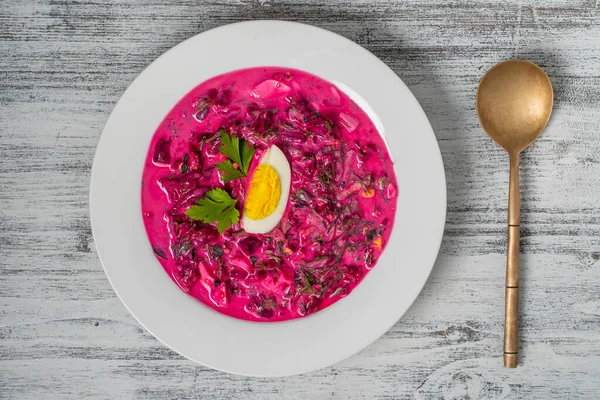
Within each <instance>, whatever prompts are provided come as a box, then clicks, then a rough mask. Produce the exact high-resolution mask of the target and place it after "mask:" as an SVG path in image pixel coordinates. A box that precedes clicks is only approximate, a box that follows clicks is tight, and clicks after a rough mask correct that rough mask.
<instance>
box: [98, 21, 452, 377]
mask: <svg viewBox="0 0 600 400" xmlns="http://www.w3.org/2000/svg"><path fill="white" fill-rule="evenodd" d="M256 66H284V67H290V68H297V69H300V70H304V71H307V72H310V73H313V74H315V75H317V76H320V77H322V78H324V79H326V80H329V81H331V82H333V83H334V84H336V85H337V86H338V87H340V88H341V89H342V90H344V91H345V92H346V93H347V94H348V95H350V96H351V97H352V98H353V99H354V100H355V101H356V102H357V103H358V104H359V105H360V106H361V107H362V108H363V109H364V110H365V111H367V113H369V115H370V116H371V118H372V119H373V120H374V122H375V123H376V125H377V126H378V128H379V129H380V132H381V133H382V135H383V136H384V138H385V140H386V142H387V145H388V147H389V150H390V154H391V156H392V158H393V160H394V163H395V171H396V176H397V178H398V187H399V198H398V207H397V213H396V221H395V225H394V230H393V232H392V235H391V237H390V242H389V243H388V245H387V247H386V249H385V251H384V252H383V254H382V256H381V258H380V259H379V262H378V263H377V265H376V266H375V268H374V269H373V270H372V271H371V272H369V273H368V274H367V276H366V277H365V279H364V280H363V281H362V282H361V284H360V285H358V287H356V289H354V290H353V291H352V293H351V294H350V295H349V296H347V297H346V298H344V299H341V300H340V301H338V302H336V303H335V304H333V305H332V306H330V307H328V308H326V309H325V310H322V311H320V312H318V313H316V314H314V315H311V316H309V317H306V318H300V319H295V320H291V321H286V322H279V323H256V322H248V321H243V320H239V319H235V318H231V317H227V316H225V315H223V314H220V313H218V312H216V311H214V310H212V309H210V308H208V307H207V306H205V305H204V304H202V303H201V302H199V301H198V300H196V299H195V298H193V297H191V296H188V295H187V294H185V293H183V292H182V291H181V290H180V289H179V288H178V287H177V285H175V284H174V283H173V281H172V280H171V279H170V278H169V276H168V275H167V274H166V273H165V271H164V270H163V268H162V267H161V265H160V264H159V263H158V261H157V260H156V259H155V257H154V255H153V253H152V250H151V248H150V244H149V242H148V239H147V237H146V232H145V231H144V224H143V222H142V215H141V201H140V190H141V186H140V185H141V176H142V169H143V166H144V160H145V157H146V152H147V151H148V146H149V143H150V139H151V138H152V135H153V134H154V131H155V130H156V128H157V127H158V125H159V123H160V122H161V121H162V119H163V117H164V116H165V115H166V114H167V113H168V112H169V110H170V109H171V108H172V107H173V106H174V105H175V103H176V102H178V101H179V100H180V99H181V98H182V97H183V96H184V95H185V94H186V93H188V92H189V91H190V90H191V89H192V88H194V87H195V86H196V85H198V84H199V83H201V82H203V81H204V80H206V79H208V78H210V77H213V76H215V75H219V74H222V73H224V72H227V71H232V70H237V69H240V68H247V67H256ZM90 209H91V221H92V230H93V234H94V240H95V243H96V248H97V251H98V255H99V256H100V260H101V262H102V265H103V266H104V270H105V271H106V275H107V276H108V278H109V280H110V282H111V284H112V285H113V288H114V289H115V292H116V293H117V295H118V296H119V297H120V298H121V300H122V301H123V304H125V306H126V307H127V309H128V310H129V311H130V312H131V314H133V316H134V317H135V318H136V319H137V320H138V321H139V322H140V323H141V324H142V325H143V326H144V327H145V328H146V329H147V330H148V331H149V332H150V333H152V334H153V335H154V336H155V337H156V338H158V339H159V340H160V341H161V342H163V343H164V344H165V345H167V346H169V347H170V348H171V349H173V350H175V351H176V352H178V353H180V354H182V355H183V356H185V357H188V358H190V359H191V360H194V361H196V362H198V363H201V364H204V365H206V366H209V367H212V368H216V369H219V370H222V371H226V372H231V373H235V374H242V375H254V376H281V375H292V374H298V373H303V372H307V371H311V370H315V369H318V368H322V367H326V366H328V365H331V364H333V363H335V362H338V361H341V360H343V359H344V358H346V357H349V356H350V355H352V354H354V353H356V352H358V351H359V350H361V349H363V348H364V347H366V346H367V345H369V344H370V343H371V342H373V341H374V340H375V339H377V338H378V337H379V336H381V335H382V334H384V333H385V332H386V331H387V330H388V329H389V328H391V327H392V326H393V325H394V323H395V322H396V321H398V319H399V318H400V317H401V316H402V315H403V314H404V313H405V312H406V310H407V309H408V307H409V306H410V305H411V304H412V302H413V301H414V300H415V298H416V297H417V295H418V294H419V292H420V290H421V288H422V287H423V285H424V284H425V281H426V280H427V277H428V276H429V273H430V271H431V268H432V267H433V264H434V262H435V259H436V256H437V253H438V250H439V246H440V243H441V239H442V234H443V230H444V221H445V214H446V184H445V177H444V168H443V164H442V159H441V156H440V151H439V148H438V145H437V142H436V139H435V136H434V134H433V131H432V129H431V126H430V124H429V122H428V120H427V117H426V116H425V114H424V113H423V110H422V109H421V107H420V106H419V103H418V102H417V100H416V99H415V98H414V97H413V95H412V94H411V92H410V91H409V89H408V88H407V87H406V85H404V83H403V82H402V81H401V80H400V79H399V78H398V76H396V74H395V73H394V72H393V71H392V70H391V69H390V68H388V67H387V66H386V65H385V64H384V63H383V62H381V61H380V60H379V59H378V58H377V57H375V56H374V55H373V54H371V53H370V52H368V51H367V50H365V49H364V48H362V47H360V46H359V45H357V44H356V43H354V42H352V41H350V40H348V39H345V38H344V37H342V36H339V35H337V34H334V33H332V32H329V31H326V30H323V29H319V28H315V27H312V26H309V25H303V24H298V23H291V22H282V21H253V22H243V23H238V24H232V25H227V26H223V27H220V28H216V29H213V30H210V31H207V32H204V33H202V34H199V35H197V36H194V37H193V38H191V39H188V40H186V41H185V42H183V43H181V44H179V45H177V46H175V47H174V48H173V49H171V50H169V51H167V52H166V53H165V54H163V55H162V56H161V57H159V58H158V59H157V60H156V61H154V62H153V63H152V64H150V66H148V68H146V69H145V70H144V71H143V72H142V73H141V74H140V75H139V76H138V77H137V78H136V79H135V80H134V81H133V83H132V84H131V86H129V88H128V89H127V91H126V92H125V93H124V94H123V96H122V97H121V99H120V100H119V102H118V103H117V105H116V107H115V109H114V111H113V112H112V114H111V115H110V118H109V119H108V122H107V123H106V126H105V128H104V132H103V133H102V137H101V139H100V142H99V144H98V149H97V150H96V157H95V159H94V165H93V168H92V178H91V189H90Z"/></svg>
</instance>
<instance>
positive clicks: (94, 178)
mask: <svg viewBox="0 0 600 400" xmlns="http://www.w3.org/2000/svg"><path fill="white" fill-rule="evenodd" d="M275 24H277V25H279V26H281V24H283V25H288V26H291V25H293V26H296V27H298V26H300V27H301V29H306V30H309V31H310V30H312V31H313V32H319V34H320V35H325V36H330V37H335V38H337V39H336V40H338V41H342V42H343V43H344V44H345V45H346V46H348V47H350V48H352V49H353V50H354V51H359V52H364V54H365V56H367V57H371V58H372V59H374V61H375V62H378V63H379V64H380V66H381V67H383V68H385V69H387V70H388V71H389V72H391V73H392V74H393V75H394V76H395V79H396V80H397V82H396V83H398V84H399V85H400V86H403V88H404V92H405V95H406V96H407V97H408V99H407V100H409V101H411V102H412V103H415V104H416V105H417V107H418V109H419V110H420V112H421V114H422V115H421V117H424V122H425V123H426V127H425V128H424V129H425V130H427V131H428V134H429V139H430V141H431V140H432V141H433V145H434V148H433V149H432V152H433V154H434V155H436V156H437V157H434V158H435V160H434V161H435V163H436V164H437V166H435V167H434V169H436V170H437V173H436V174H437V175H438V176H437V178H436V179H441V181H440V182H439V183H441V187H442V188H443V190H442V192H441V193H439V194H440V196H441V197H440V199H439V200H441V201H439V202H438V206H440V207H441V209H440V210H437V212H438V213H440V212H441V214H440V215H439V216H438V218H439V219H441V222H439V223H438V229H437V232H431V233H430V234H431V236H432V237H433V238H434V239H433V240H432V241H433V242H435V243H437V245H435V246H433V247H434V248H435V252H434V254H433V258H432V261H431V262H427V263H426V264H427V265H428V267H426V271H423V272H424V273H421V274H420V278H421V279H420V281H419V282H415V285H416V286H418V287H419V288H418V290H416V294H414V296H411V297H412V298H411V299H410V301H407V302H405V304H403V306H402V307H399V308H400V309H401V312H398V313H397V314H398V315H396V316H397V318H393V321H392V318H390V320H389V321H390V322H389V323H387V324H382V325H381V326H380V328H379V329H378V330H377V331H376V332H374V333H372V334H370V335H368V337H367V338H365V339H363V340H362V341H361V342H360V343H359V344H357V345H355V346H354V348H353V349H352V350H350V351H347V352H344V354H342V355H340V356H338V357H334V358H331V359H328V360H327V361H325V362H321V363H314V364H315V365H312V366H310V367H302V368H296V369H294V368H291V369H289V370H286V371H281V373H279V372H277V373H263V372H257V373H253V372H252V371H246V370H245V371H237V370H235V368H228V367H224V366H223V365H217V364H214V363H208V362H205V361H202V360H199V359H197V357H191V356H190V355H189V353H188V354H184V353H185V352H184V351H182V350H181V348H180V347H179V346H174V345H172V344H171V343H167V341H166V340H163V338H161V337H160V336H161V335H160V334H157V333H155V329H150V328H149V327H148V325H147V324H146V323H145V322H144V321H142V319H143V318H139V317H138V315H139V313H138V312H134V311H133V310H132V308H130V306H129V305H128V304H127V302H126V301H125V299H124V298H123V297H124V296H123V295H122V292H121V293H120V290H121V289H117V286H118V284H116V283H115V282H113V279H112V278H111V273H110V272H109V269H110V268H107V265H106V264H105V260H103V254H101V253H102V252H103V251H104V250H102V251H101V250H100V247H102V246H98V244H99V243H100V242H103V239H100V240H98V232H99V229H100V228H99V222H98V217H95V215H97V213H98V211H97V210H98V207H102V205H98V203H97V202H96V200H95V199H96V198H97V196H96V188H97V184H96V183H95V182H98V180H99V178H98V174H99V173H100V172H99V167H98V165H99V161H98V160H99V154H100V156H101V155H102V154H101V150H102V149H103V148H104V146H103V143H104V144H105V143H106V138H107V137H108V134H107V133H106V132H107V130H108V129H109V128H110V127H111V126H112V125H111V120H112V119H113V115H115V112H116V111H117V109H118V108H119V107H120V106H122V102H123V101H126V100H127V97H126V96H127V94H128V93H129V92H130V90H131V89H132V87H134V85H136V84H138V83H139V82H140V81H141V80H142V79H144V78H145V76H146V75H148V73H149V71H152V69H153V68H157V65H158V62H159V61H160V60H164V59H165V58H166V57H168V56H169V54H173V53H174V52H175V51H176V50H177V49H181V48H182V47H184V46H188V45H189V44H190V43H192V42H193V41H197V40H200V39H198V38H199V37H201V36H203V35H206V34H208V33H211V32H212V33H213V34H214V33H215V32H219V31H224V30H227V29H234V30H235V29H237V28H242V29H244V28H245V27H250V28H252V27H253V26H265V25H275ZM264 65H266V64H264ZM288 66H290V65H288ZM290 67H292V66H290ZM294 68H298V69H303V68H301V67H296V66H294ZM235 69H237V68H235ZM223 72H226V71H223ZM309 72H311V71H309ZM311 73H312V72H311ZM319 76H320V75H319ZM323 79H327V80H330V79H328V78H326V77H323ZM330 81H331V80H330ZM197 83H200V82H197ZM333 83H336V82H333ZM192 87H193V86H192ZM188 90H191V87H190V88H188ZM184 94H185V93H183V94H182V96H183V95H184ZM124 99H125V100H124ZM173 104H174V103H173ZM165 114H166V113H165ZM161 119H162V116H161ZM153 132H154V131H152V132H151V133H153ZM150 138H151V135H150V136H149V137H148V140H150ZM103 139H104V142H103ZM147 146H148V145H147V144H146V145H145V146H143V147H144V152H145V151H146V150H147ZM395 164H396V163H395ZM396 165H397V164H396ZM397 176H398V173H397ZM139 179H141V175H140V177H139ZM400 190H401V196H402V187H400ZM89 201H90V202H89V207H90V220H91V227H92V234H93V237H94V242H95V244H96V246H97V253H98V257H99V259H100V261H101V264H102V267H103V269H104V271H105V274H106V276H107V278H108V280H109V282H110V283H111V286H112V287H113V290H114V291H115V293H116V294H117V296H118V297H119V299H120V301H121V302H122V303H123V305H124V306H125V307H126V308H127V310H128V311H129V313H130V314H131V315H133V316H134V318H135V319H136V320H137V321H138V323H140V325H142V326H143V327H144V329H146V330H147V331H148V332H150V333H151V334H152V335H153V336H154V337H156V338H157V339H158V340H159V341H160V342H161V343H163V344H164V345H165V346H167V347H169V348H170V349H172V350H173V351H175V352H177V353H178V354H181V355H182V356H184V357H186V358H188V359H190V360H192V361H194V362H196V363H199V364H202V365H205V366H207V367H210V368H213V369H217V370H220V371H223V372H229V373H234V374H240V375H247V376H258V377H266V376H288V375H295V374H300V373H305V372H309V371H313V370H316V369H320V368H324V367H327V366H330V365H332V364H335V363H337V362H339V361H341V360H344V359H346V358H348V357H350V356H351V355H353V354H355V353H356V352H358V351H360V350H361V349H364V348H365V347H367V346H368V345H369V344H371V343H373V342H374V341H375V340H377V339H378V338H379V337H381V336H382V335H383V334H384V333H385V332H387V331H388V330H389V329H390V328H391V327H392V326H393V325H394V324H395V323H396V322H397V321H398V320H399V319H400V318H401V317H402V316H403V315H404V314H405V313H406V311H407V310H408V309H409V308H410V306H411V305H412V304H413V303H414V301H415V300H416V298H417V297H418V294H419V293H420V292H421V291H422V289H423V287H424V285H425V283H426V281H427V279H428V277H429V275H430V273H431V271H432V269H433V267H434V265H435V260H436V258H437V256H438V254H439V250H440V247H441V242H442V238H443V234H444V228H445V218H446V207H447V187H446V179H445V170H444V166H443V160H442V155H441V152H440V149H439V144H438V143H437V139H436V137H435V133H434V131H433V128H432V127H431V124H430V123H429V120H428V119H427V116H426V115H425V113H424V111H423V109H422V107H421V106H420V104H419V102H418V100H417V99H416V98H415V96H414V94H413V93H412V92H411V91H410V89H409V88H408V87H407V86H406V85H405V84H404V82H403V81H402V80H401V78H400V77H399V76H398V75H396V73H395V72H394V71H393V70H391V68H389V67H388V66H387V65H386V64H385V63H384V62H383V61H381V60H380V59H379V58H377V57H376V56H375V55H373V54H372V53H371V52H369V51H368V50H367V49H365V48H363V47H362V46H360V45H358V44H357V43H355V42H353V41H351V40H350V39H347V38H345V37H343V36H341V35H339V34H337V33H335V32H332V31H329V30H327V29H323V28H319V27H316V26H313V25H308V24H302V23H298V22H290V21H281V20H253V21H242V22H236V23H232V24H227V25H222V26H219V27H216V28H213V29H210V30H207V31H204V32H201V33H199V34H197V35H194V36H192V37H190V38H188V39H186V40H184V41H183V42H181V43H179V44H177V45H176V46H174V47H172V48H171V49H169V50H167V51H166V52H165V53H163V54H162V55H161V56H159V57H158V58H157V59H155V60H154V61H153V62H152V63H151V64H149V65H148V66H147V67H146V68H145V69H144V70H143V71H142V72H141V73H140V74H139V75H138V76H137V77H136V78H135V79H134V80H133V81H132V83H131V84H130V85H129V86H128V88H127V89H126V90H125V92H124V93H123V95H122V96H121V98H120V99H119V100H118V102H117V103H116V105H115V107H114V109H113V111H112V112H111V114H110V117H109V118H108V120H107V122H106V124H105V127H104V129H103V132H102V135H101V137H100V139H99V142H98V145H97V149H96V153H95V156H94V162H93V165H92V172H91V179H90V199H89ZM397 215H398V214H397ZM140 221H141V214H140ZM397 223H398V219H397V218H396V224H397ZM395 230H398V226H397V225H396V226H395V227H394V231H395ZM143 239H144V240H146V241H147V238H146V236H145V230H144V237H143ZM390 245H391V243H390ZM148 248H149V243H148ZM432 250H433V248H432ZM388 252H389V251H388ZM385 253H386V252H384V254H385ZM156 264H158V262H156ZM158 265H159V266H160V264H158ZM161 269H162V267H161ZM376 269H377V268H375V269H374V270H376ZM162 273H163V274H164V271H162ZM372 273H373V271H371V272H370V273H369V274H367V277H368V276H370V275H371V274H372ZM164 275H165V276H166V274H164ZM365 280H366V278H365ZM169 281H170V282H171V283H172V281H171V280H170V278H169ZM363 284H364V282H361V284H360V285H358V287H357V289H358V288H359V287H361V285H363ZM173 286H176V285H173ZM176 289H177V290H178V291H179V288H176ZM355 291H356V289H355ZM353 293H354V291H353ZM186 297H190V296H187V295H186ZM349 297H350V296H348V298H349ZM342 301H344V300H341V301H338V302H337V303H335V304H339V303H340V302H342ZM335 304H334V305H332V306H331V307H329V308H332V307H334V306H335ZM329 308H328V309H329ZM328 309H325V310H322V311H320V312H319V313H317V314H316V315H319V314H322V313H325V312H326V311H327V310H328ZM136 314H138V315H136ZM225 318H230V317H225ZM308 318H312V317H308ZM308 318H306V319H308ZM301 320H303V319H301ZM236 321H237V322H240V320H236ZM293 321H296V320H292V321H289V322H293ZM240 323H245V322H240ZM286 323H288V322H287V321H286V322H278V323H266V325H275V324H286ZM250 324H256V323H252V322H250ZM259 324H262V325H265V323H259Z"/></svg>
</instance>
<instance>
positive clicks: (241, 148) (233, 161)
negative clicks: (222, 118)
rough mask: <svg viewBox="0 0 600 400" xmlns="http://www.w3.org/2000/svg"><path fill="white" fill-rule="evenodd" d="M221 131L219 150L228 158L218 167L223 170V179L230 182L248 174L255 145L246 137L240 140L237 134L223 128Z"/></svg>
mask: <svg viewBox="0 0 600 400" xmlns="http://www.w3.org/2000/svg"><path fill="white" fill-rule="evenodd" d="M220 132H221V146H220V147H219V151H220V152H221V154H223V155H224V156H225V157H227V158H228V160H225V161H222V162H220V163H218V164H217V169H218V170H219V171H221V172H223V175H222V176H221V177H222V178H223V181H225V182H229V181H232V180H234V179H237V178H243V177H246V176H248V168H249V167H250V162H251V161H252V156H253V155H254V146H253V145H251V144H250V143H249V142H248V141H247V140H245V139H242V140H240V138H238V137H237V136H236V135H229V134H228V133H227V131H226V130H225V129H221V131H220ZM236 166H237V167H236Z"/></svg>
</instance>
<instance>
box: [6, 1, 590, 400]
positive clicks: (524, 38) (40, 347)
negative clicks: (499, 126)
mask: <svg viewBox="0 0 600 400" xmlns="http://www.w3.org/2000/svg"><path fill="white" fill-rule="evenodd" d="M260 18H276V19H291V20H296V21H302V22H307V23H311V24H314V25H317V26H321V27H323V28H326V29H330V30H333V31H335V32H338V33H340V34H342V35H344V36H346V37H348V38H350V39H352V40H355V41H356V42H358V43H360V44H361V45H363V46H365V47H366V48H367V49H369V50H371V51H372V52H373V53H375V55H377V56H378V57H380V58H381V59H382V60H383V61H385V62H386V63H387V64H388V65H389V66H390V67H392V68H393V69H394V71H396V72H397V74H398V75H399V76H400V77H401V78H402V79H403V80H404V82H406V84H407V85H408V86H409V87H410V89H411V90H412V91H413V93H414V94H415V96H416V97H417V98H418V100H419V101H420V103H421V105H422V106H423V108H424V109H425V112H426V113H427V115H428V116H429V119H430V121H431V124H432V125H433V128H434V130H435V133H436V135H437V138H438V141H439V145H440V148H441V151H442V155H443V157H444V163H445V167H446V177H447V180H448V217H447V225H446V233H445V237H444V241H443V244H442V248H441V252H440V255H439V258H438V261H437V263H436V265H435V268H434V270H433V273H432V274H431V277H430V279H429V281H428V282H427V284H426V286H425V288H424V290H423V292H422V293H421V295H420V296H419V298H418V300H417V301H416V302H415V304H414V305H413V306H412V308H411V309H410V310H409V312H408V313H407V314H406V315H405V316H404V317H403V318H402V319H401V320H400V321H399V322H398V323H397V324H396V325H395V326H394V327H393V328H392V329H391V330H390V331H389V332H388V333H387V334H385V335H384V336H383V337H382V338H381V339H379V340H378V341H377V342H375V343H374V344H373V345H371V346H369V347H368V348H367V349H365V350H364V351H362V352H360V353H359V354H357V355H355V356H353V357H351V358H350V359H348V360H346V361H343V362H341V363H339V364H337V365H334V366H332V367H330V368H327V369H324V370H321V371H316V372H314V373H311V374H307V375H305V376H296V377H289V378H280V379H254V378H245V377H238V376H232V375H227V374H223V373H220V372H217V371H213V370H210V369H207V368H203V367H200V366H198V365H196V364H194V363H192V362H190V361H187V360H186V359H184V358H183V357H181V356H179V355H177V354H176V353H174V352H172V351H171V350H169V349H167V348H166V347H165V346H163V345H162V344H161V343H159V342H158V341H157V340H156V339H154V338H153V337H152V336H151V335H150V334H148V333H147V332H145V330H144V329H143V328H142V327H141V326H140V325H139V324H138V323H137V322H136V321H135V320H134V318H133V317H132V316H131V315H129V313H128V312H127V310H126V309H125V307H123V305H122V304H121V303H120V301H119V300H118V298H117V297H116V295H115V294H114V292H113V290H112V289H111V287H110V284H109V283H108V281H107V279H106V277H105V275H104V272H103V271H102V267H101V266H100V262H99V261H98V258H97V255H96V251H95V248H94V242H93V240H92V234H91V230H90V222H89V218H88V184H89V174H90V168H91V165H92V158H93V155H94V149H95V146H96V143H97V142H98V138H99V136H100V133H101V131H102V127H103V125H104V123H105V122H106V120H107V118H108V116H109V114H110V112H111V110H112V108H113V107H114V105H115V102H116V101H117V100H118V98H119V96H120V95H121V94H122V93H123V91H124V90H125V89H126V87H127V85H129V83H130V82H131V81H132V80H133V79H134V78H135V76H136V75H137V74H138V73H139V72H140V71H142V69H144V67H146V66H147V65H148V64H149V63H150V62H151V61H152V60H154V59H155V58H156V57H158V56H159V55H160V54H162V53H163V52H164V51H166V50H167V49H169V48H170V47H172V46H174V45H175V44H177V43H179V42H180V41H182V40H184V39H186V38H188V37H190V36H192V35H195V34H197V33H199V32H202V31H205V30H207V29H209V28H213V27H216V26H220V25H223V24H226V23H230V22H234V21H240V20H244V19H260ZM290 45H291V46H293V43H290ZM206 57H207V58H209V59H210V57H211V55H210V54H207V55H206ZM507 58H526V59H530V60H532V61H534V62H536V63H538V64H539V65H540V66H542V67H543V68H544V69H545V70H546V71H547V72H548V74H549V75H550V77H551V79H552V82H553V84H554V88H555V97H556V98H555V111H554V114H553V117H552V120H551V122H550V125H549V126H548V128H547V130H546V132H545V133H544V135H543V136H542V137H541V138H540V140H539V141H538V142H536V143H535V145H534V146H533V147H532V148H531V149H529V150H528V151H527V152H526V153H525V154H524V156H523V158H522V168H521V172H522V175H521V177H522V186H521V190H522V196H523V198H522V206H523V209H522V228H521V232H522V240H521V246H522V247H521V249H522V253H523V255H522V262H521V272H522V278H521V287H522V289H521V304H522V306H521V355H522V358H521V365H520V366H519V368H518V369H516V370H507V369H504V368H502V328H503V313H504V262H505V260H504V257H505V256H504V254H505V246H506V238H505V230H506V228H505V225H506V212H507V187H508V186H507V185H508V171H507V166H508V160H507V157H506V155H505V153H504V152H503V151H501V150H500V149H499V148H498V147H497V146H496V145H494V144H493V143H492V142H491V141H490V140H489V139H488V138H487V136H485V134H484V133H483V132H482V130H481V129H480V127H479V124H478V121H477V116H476V113H475V89H476V86H477V83H478V81H479V79H480V78H481V76H482V74H483V73H484V72H485V71H486V70H487V69H488V68H489V67H491V66H492V65H493V64H494V63H496V62H498V61H500V60H503V59H507ZM124 134H126V132H124ZM599 135H600V11H599V2H598V1H596V0H546V1H520V2H517V1H499V0H485V1H469V2H466V1H444V0H417V1H411V2H409V1H392V0H368V1H367V0H359V1H330V2H321V1H317V0H295V1H280V0H273V1H269V0H260V1H249V0H248V1H246V0H238V1H233V2H224V1H207V2H201V1H196V0H188V1H174V0H160V1H158V0H151V1H144V0H120V1H114V2H109V1H105V0H98V1H95V2H90V3H89V4H87V2H86V1H78V0H55V1H45V0H36V1H20V0H2V1H1V3H0V309H1V312H0V398H7V399H23V398H34V399H40V398H43V399H50V398H75V399H81V398H92V397H94V398H110V399H121V398H148V397H156V398H179V399H187V398H204V399H209V398H210V399H212V398H214V399H233V398H239V399H328V398H335V399H348V398H356V399H362V398H368V399H387V398H413V397H414V398H418V399H430V398H431V399H467V398H469V399H496V398H498V399H499V398H511V399H530V398H540V399H561V400H565V399H579V398H587V399H598V398H600V279H599V278H600V239H599V237H600V136H599ZM349 334H351V332H350V333H349Z"/></svg>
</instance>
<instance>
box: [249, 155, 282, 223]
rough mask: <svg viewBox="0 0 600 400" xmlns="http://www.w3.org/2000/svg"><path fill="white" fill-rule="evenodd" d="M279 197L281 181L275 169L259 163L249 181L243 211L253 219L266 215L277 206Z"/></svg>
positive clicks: (271, 212)
mask: <svg viewBox="0 0 600 400" xmlns="http://www.w3.org/2000/svg"><path fill="white" fill-rule="evenodd" d="M280 197H281V181H280V180H279V175H277V171H275V169H274V168H273V167H271V166H270V165H268V164H260V165H259V166H258V167H256V170H255V171H254V175H253V176H252V180H251V181H250V187H249V188H248V196H246V204H245V206H244V213H245V214H246V216H247V217H248V218H250V219H253V220H257V219H263V218H265V217H268V216H269V215H271V214H273V211H275V208H277V205H278V204H279V198H280Z"/></svg>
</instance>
